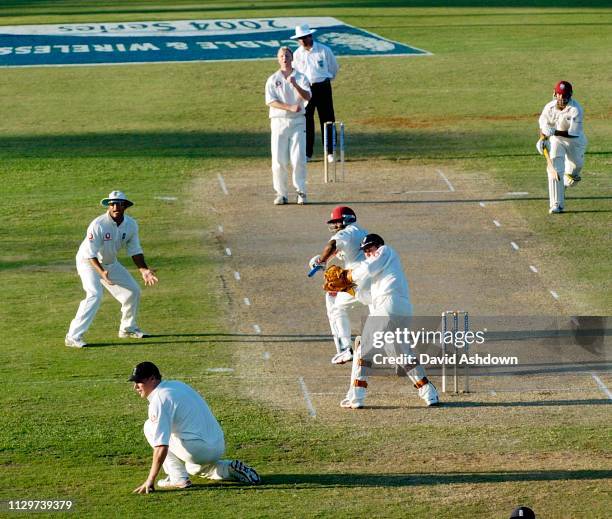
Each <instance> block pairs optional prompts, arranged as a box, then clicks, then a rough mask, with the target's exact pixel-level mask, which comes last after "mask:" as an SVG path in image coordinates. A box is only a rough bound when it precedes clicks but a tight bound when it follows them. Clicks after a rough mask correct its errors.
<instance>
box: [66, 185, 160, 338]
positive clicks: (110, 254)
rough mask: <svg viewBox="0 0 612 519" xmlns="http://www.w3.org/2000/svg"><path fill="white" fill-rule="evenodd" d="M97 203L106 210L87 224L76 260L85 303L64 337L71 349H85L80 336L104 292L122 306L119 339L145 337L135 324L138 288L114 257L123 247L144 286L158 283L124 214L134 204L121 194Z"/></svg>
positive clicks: (133, 223) (133, 222) (132, 223)
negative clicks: (104, 290)
mask: <svg viewBox="0 0 612 519" xmlns="http://www.w3.org/2000/svg"><path fill="white" fill-rule="evenodd" d="M100 203H101V204H102V206H104V207H107V208H108V209H107V211H106V212H105V213H104V214H103V215H100V216H98V217H97V218H96V219H95V220H94V221H93V222H91V223H90V224H89V227H88V228H87V234H86V236H85V239H84V240H83V242H82V243H81V246H80V247H79V250H78V252H77V256H76V267H77V272H78V274H79V276H80V277H81V283H82V284H83V290H85V299H83V300H82V301H81V303H80V304H79V308H78V310H77V313H76V316H75V318H74V319H73V320H72V322H71V323H70V328H69V330H68V333H67V334H66V339H65V344H66V346H69V347H72V348H82V347H84V346H87V343H86V342H85V339H84V338H83V336H84V334H85V332H86V331H87V330H88V329H89V327H90V326H91V323H92V322H93V320H94V317H95V316H96V313H97V311H98V309H99V308H100V303H101V302H102V294H103V288H106V290H108V291H109V292H110V294H111V295H112V296H113V297H114V298H115V299H116V300H117V301H119V302H120V303H121V324H120V325H119V337H120V338H123V339H128V338H133V339H142V338H143V337H146V336H147V333H146V332H144V331H143V330H141V329H140V328H139V327H138V325H137V323H136V316H137V314H138V305H139V302H140V287H139V286H138V283H137V282H136V280H135V279H134V278H133V277H132V275H131V274H130V273H129V272H128V270H127V269H126V268H125V267H124V266H123V265H122V264H121V263H119V260H118V259H117V253H118V252H119V250H120V249H121V248H122V247H125V248H126V249H127V253H128V255H129V256H131V257H132V260H133V261H134V264H135V265H136V267H138V270H139V271H140V274H141V276H142V279H143V281H144V283H145V285H154V284H155V283H157V281H158V279H157V276H156V275H155V271H153V270H152V269H150V268H149V267H148V266H147V263H146V261H145V258H144V253H143V251H142V247H141V246H140V240H139V239H138V224H137V223H136V220H134V219H133V218H130V217H129V216H128V215H126V214H125V210H126V209H127V208H128V207H131V206H132V205H134V204H133V203H132V202H131V201H130V200H128V198H127V197H126V196H125V194H124V193H123V192H121V191H113V192H111V193H110V194H109V195H108V198H104V199H103V200H102V201H101V202H100Z"/></svg>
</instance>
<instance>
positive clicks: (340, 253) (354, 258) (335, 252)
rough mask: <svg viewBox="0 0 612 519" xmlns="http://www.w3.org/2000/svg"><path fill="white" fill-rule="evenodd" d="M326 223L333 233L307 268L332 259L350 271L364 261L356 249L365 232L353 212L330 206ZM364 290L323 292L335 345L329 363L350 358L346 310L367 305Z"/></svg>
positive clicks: (321, 264) (351, 352)
mask: <svg viewBox="0 0 612 519" xmlns="http://www.w3.org/2000/svg"><path fill="white" fill-rule="evenodd" d="M327 224H328V225H329V229H330V231H331V232H333V233H334V234H333V235H332V237H331V238H330V240H329V241H328V242H327V244H326V245H325V247H324V248H323V251H322V252H321V254H317V255H316V256H314V257H313V258H312V259H311V260H310V261H309V263H308V266H309V268H310V269H313V268H314V267H320V268H321V269H323V268H325V267H326V265H327V261H328V260H330V259H332V258H334V257H335V258H337V259H338V260H340V261H341V262H342V264H343V266H344V268H345V269H352V268H354V267H355V266H356V265H357V264H359V263H360V262H361V261H364V260H365V255H364V253H363V251H362V250H361V249H360V248H359V246H360V244H361V240H363V238H365V236H366V235H367V234H368V232H367V231H366V230H365V229H363V228H362V227H360V226H359V225H358V224H357V215H356V214H355V211H353V210H352V209H351V208H350V207H347V206H343V205H339V206H337V207H334V209H333V210H332V212H331V217H330V219H329V220H328V221H327ZM367 288H368V287H367V285H363V286H360V287H359V289H358V290H357V293H356V294H355V295H354V296H353V295H351V294H349V293H348V292H336V293H330V292H326V293H325V307H326V309H327V319H328V320H329V327H330V329H331V332H332V336H333V338H334V344H335V346H336V354H335V355H334V357H333V358H332V360H331V362H332V364H345V363H347V362H349V361H350V360H351V359H352V358H353V350H352V348H351V319H350V315H349V311H350V310H351V308H354V307H355V306H357V305H358V304H359V303H361V304H367V303H368V302H369V294H368V291H367Z"/></svg>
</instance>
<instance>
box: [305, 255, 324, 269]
mask: <svg viewBox="0 0 612 519" xmlns="http://www.w3.org/2000/svg"><path fill="white" fill-rule="evenodd" d="M308 266H309V267H310V269H313V268H315V267H325V262H324V261H321V256H320V255H319V254H317V255H316V256H313V257H312V258H311V259H310V261H309V262H308Z"/></svg>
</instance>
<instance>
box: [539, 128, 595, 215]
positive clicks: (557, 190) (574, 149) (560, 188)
mask: <svg viewBox="0 0 612 519" xmlns="http://www.w3.org/2000/svg"><path fill="white" fill-rule="evenodd" d="M586 145H587V141H586V139H583V138H579V139H568V138H566V137H557V136H553V137H551V138H550V158H551V160H552V163H553V166H554V168H555V170H556V171H557V173H559V177H560V180H554V179H551V178H549V179H548V199H549V205H550V208H551V209H552V208H553V207H555V206H558V207H564V206H565V186H564V183H563V176H564V175H580V172H581V171H582V167H583V166H584V154H585V152H586Z"/></svg>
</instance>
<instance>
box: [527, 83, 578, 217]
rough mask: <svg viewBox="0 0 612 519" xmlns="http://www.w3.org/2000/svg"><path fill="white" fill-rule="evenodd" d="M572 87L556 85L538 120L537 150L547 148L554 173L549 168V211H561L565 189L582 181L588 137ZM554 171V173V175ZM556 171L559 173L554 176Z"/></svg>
mask: <svg viewBox="0 0 612 519" xmlns="http://www.w3.org/2000/svg"><path fill="white" fill-rule="evenodd" d="M572 95H573V88H572V85H571V84H570V83H569V82H567V81H559V82H558V83H557V84H556V85H555V90H554V99H553V100H552V101H551V102H549V103H547V104H546V106H545V107H544V110H542V114H541V115H540V119H539V120H538V123H539V127H540V139H539V140H538V142H537V143H536V149H537V150H538V152H539V153H540V154H543V153H544V148H547V149H548V150H549V153H550V159H551V161H552V166H553V168H554V170H555V171H554V172H551V171H548V196H549V206H550V207H549V213H551V214H554V213H562V212H563V210H564V207H565V188H566V187H570V186H573V185H574V184H575V183H576V182H579V181H580V180H581V177H580V172H581V171H582V167H583V166H584V154H585V152H586V147H587V138H586V136H585V135H584V127H583V125H584V110H583V109H582V106H580V103H578V101H576V100H574V99H572ZM555 172H556V174H555ZM557 174H558V175H557Z"/></svg>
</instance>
